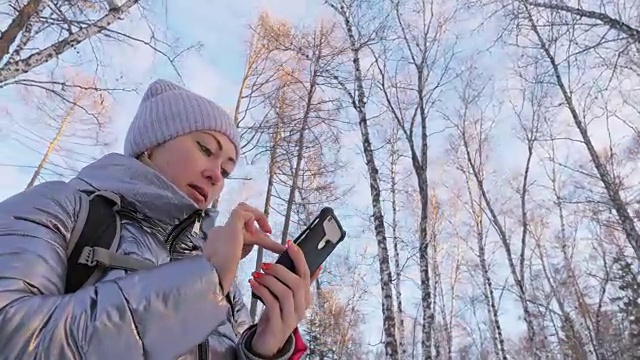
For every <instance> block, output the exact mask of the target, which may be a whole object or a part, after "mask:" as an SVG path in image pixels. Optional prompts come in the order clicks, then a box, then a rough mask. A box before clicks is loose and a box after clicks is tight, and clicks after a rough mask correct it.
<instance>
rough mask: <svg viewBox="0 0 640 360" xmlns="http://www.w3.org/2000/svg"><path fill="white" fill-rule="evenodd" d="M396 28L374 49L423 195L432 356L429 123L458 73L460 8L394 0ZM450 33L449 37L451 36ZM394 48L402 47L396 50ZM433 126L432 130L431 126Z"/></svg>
mask: <svg viewBox="0 0 640 360" xmlns="http://www.w3.org/2000/svg"><path fill="white" fill-rule="evenodd" d="M390 6H391V8H392V9H393V16H394V18H395V20H396V27H397V30H398V32H399V33H400V36H399V38H398V39H397V40H396V41H386V42H383V43H382V44H381V45H380V46H379V47H380V48H382V50H381V51H379V52H376V51H375V50H374V51H373V52H374V57H375V59H376V60H375V62H376V65H377V67H378V70H379V72H380V84H379V88H380V90H381V92H382V94H383V95H384V103H385V105H386V108H387V109H388V111H389V112H390V113H391V115H392V117H393V119H394V120H395V121H396V122H397V124H398V126H399V127H400V129H401V132H402V134H403V137H404V140H405V141H406V142H407V144H408V150H409V153H410V158H411V164H412V166H413V169H414V173H415V176H416V180H417V183H418V193H419V194H420V205H419V206H420V214H421V215H420V225H419V228H418V232H419V234H420V235H419V244H420V249H419V256H420V261H419V263H420V274H421V275H420V276H421V280H420V289H421V291H422V302H423V303H422V306H423V307H424V309H425V311H424V313H423V316H424V319H423V320H422V326H423V328H422V347H423V349H422V351H423V357H424V358H425V359H430V358H431V351H432V350H431V349H432V347H433V345H434V344H433V343H432V331H433V329H432V326H433V323H434V320H435V318H434V314H433V312H432V301H433V294H432V293H431V280H432V279H431V274H430V269H429V262H430V259H429V258H430V255H429V250H430V249H429V245H430V241H429V233H428V227H429V213H430V210H429V181H428V176H427V170H428V149H429V133H428V131H434V130H433V129H432V127H429V126H428V122H429V121H430V117H431V116H430V115H431V113H432V112H433V108H434V105H435V104H436V103H437V101H438V100H439V99H440V94H441V93H442V91H443V87H445V86H446V85H447V84H448V83H449V82H450V81H451V80H452V79H453V78H455V77H456V73H455V72H454V71H453V68H452V66H451V65H452V61H453V59H454V55H455V54H456V50H455V43H456V38H455V35H453V34H449V27H450V26H451V24H452V22H453V21H454V19H455V15H456V9H455V5H454V10H453V11H452V10H450V9H448V8H446V9H442V8H439V7H438V6H436V4H435V3H434V2H429V1H422V0H420V1H395V0H392V1H390ZM449 37H450V38H449ZM392 49H400V50H396V51H393V50H392ZM428 129H431V130H428Z"/></svg>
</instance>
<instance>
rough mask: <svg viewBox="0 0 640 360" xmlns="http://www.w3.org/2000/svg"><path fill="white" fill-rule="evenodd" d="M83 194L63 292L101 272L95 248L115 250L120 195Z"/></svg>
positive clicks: (118, 230) (95, 276) (117, 241)
mask: <svg viewBox="0 0 640 360" xmlns="http://www.w3.org/2000/svg"><path fill="white" fill-rule="evenodd" d="M83 193H84V195H86V196H83V197H82V198H83V199H82V203H81V206H80V214H79V216H78V220H77V222H76V227H75V228H74V230H73V232H72V236H71V239H70V241H69V248H68V251H67V252H68V253H67V279H66V283H65V293H71V292H74V291H77V290H78V289H80V288H81V287H83V286H84V285H85V284H88V283H95V282H96V281H97V280H98V279H99V278H100V276H102V274H103V272H104V268H102V267H99V266H96V262H95V261H94V259H93V256H92V255H93V254H94V252H95V249H104V250H106V251H113V252H115V250H116V249H117V247H118V243H119V240H120V217H119V215H118V213H117V210H118V209H119V208H120V198H119V197H118V196H117V195H115V194H113V193H107V192H95V193H88V192H83Z"/></svg>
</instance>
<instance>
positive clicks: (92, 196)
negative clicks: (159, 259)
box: [64, 191, 235, 330]
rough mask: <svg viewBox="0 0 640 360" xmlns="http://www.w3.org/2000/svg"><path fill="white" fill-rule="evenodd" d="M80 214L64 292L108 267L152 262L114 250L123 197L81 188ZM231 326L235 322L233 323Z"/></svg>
mask: <svg viewBox="0 0 640 360" xmlns="http://www.w3.org/2000/svg"><path fill="white" fill-rule="evenodd" d="M81 193H82V194H83V195H84V196H81V197H80V198H81V202H80V214H79V216H78V220H77V221H76V224H75V226H74V228H73V230H72V231H71V239H70V240H69V246H68V248H67V278H66V283H65V289H64V293H65V294H69V293H73V292H75V291H78V290H79V289H80V288H82V287H84V286H87V285H93V284H95V283H96V282H98V280H100V279H101V278H102V276H103V275H104V273H105V271H106V270H108V269H124V270H132V271H137V270H143V269H148V268H152V267H155V266H156V265H155V264H153V263H151V262H148V261H146V260H141V259H138V258H134V257H131V256H127V255H122V254H118V253H117V252H116V251H117V250H118V244H120V227H121V222H120V219H121V215H123V214H126V213H127V212H129V211H127V209H126V207H123V199H122V198H121V197H120V196H119V195H118V194H115V193H113V192H110V191H96V192H91V191H81ZM225 298H226V300H227V303H228V304H229V307H230V308H231V316H232V318H235V307H234V306H233V299H232V298H231V295H230V293H227V294H226V296H225ZM234 330H235V324H234Z"/></svg>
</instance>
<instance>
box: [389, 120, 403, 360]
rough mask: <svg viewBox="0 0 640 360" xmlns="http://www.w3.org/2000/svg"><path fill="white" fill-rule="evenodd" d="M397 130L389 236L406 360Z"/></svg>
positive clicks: (392, 155) (394, 138) (398, 324)
mask: <svg viewBox="0 0 640 360" xmlns="http://www.w3.org/2000/svg"><path fill="white" fill-rule="evenodd" d="M397 135H398V129H397V125H396V127H395V128H394V133H393V139H392V143H391V189H390V190H391V236H392V241H393V244H392V246H393V262H394V270H395V274H394V276H395V283H394V290H395V295H396V314H397V317H396V321H397V326H398V327H397V331H398V332H397V336H398V347H399V350H400V351H399V355H400V359H406V358H407V348H406V344H405V341H404V340H405V330H404V313H403V310H402V309H403V308H402V267H401V264H400V250H399V244H398V243H399V242H400V238H399V236H398V203H397V185H398V173H397V172H398V161H399V160H400V152H399V151H398V140H399V139H398V136H397Z"/></svg>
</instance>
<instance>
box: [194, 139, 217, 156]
mask: <svg viewBox="0 0 640 360" xmlns="http://www.w3.org/2000/svg"><path fill="white" fill-rule="evenodd" d="M196 143H198V147H199V148H200V151H202V153H203V154H204V155H205V156H206V157H209V156H211V155H213V151H211V149H209V148H208V147H206V146H205V145H203V144H202V143H201V142H200V141H196Z"/></svg>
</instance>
